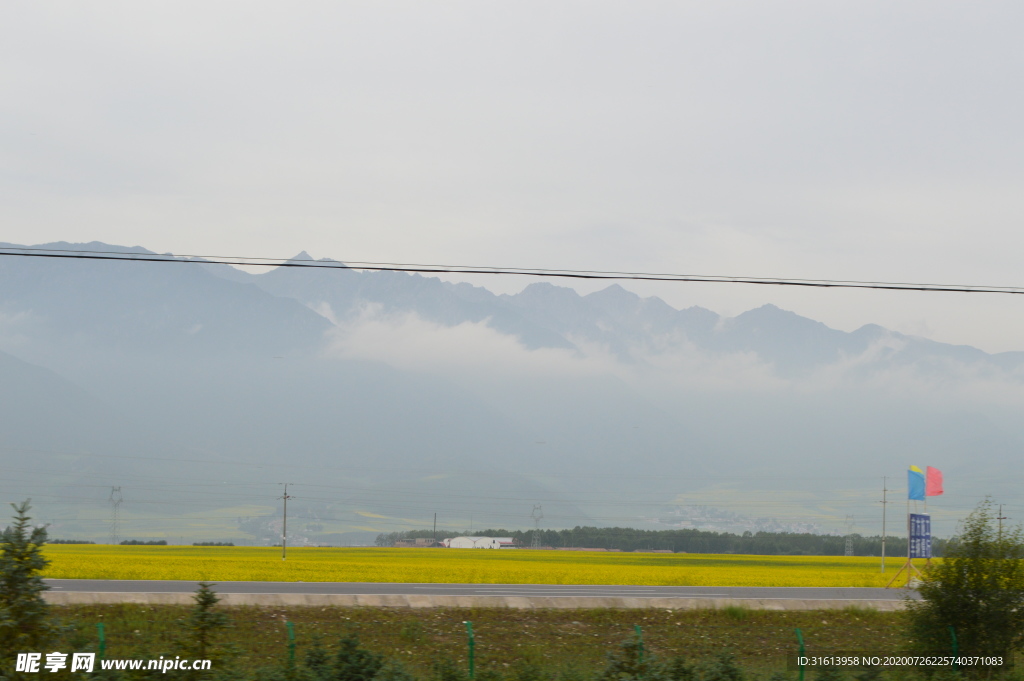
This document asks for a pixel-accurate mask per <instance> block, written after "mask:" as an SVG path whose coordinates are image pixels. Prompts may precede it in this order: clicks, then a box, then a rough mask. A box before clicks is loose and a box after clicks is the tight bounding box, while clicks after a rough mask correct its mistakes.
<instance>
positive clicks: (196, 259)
mask: <svg viewBox="0 0 1024 681" xmlns="http://www.w3.org/2000/svg"><path fill="white" fill-rule="evenodd" d="M4 255H6V256H16V257H29V258H61V259H72V260H114V261H127V262H162V263H182V264H207V265H233V266H238V267H299V268H316V269H334V270H348V271H352V270H365V271H373V272H407V273H412V274H508V275H519V276H528V277H555V278H562V279H591V280H602V279H603V280H636V281H666V282H673V281H674V282H680V283H703V284H753V285H761V286H798V287H805V288H852V289H877V290H884V291H925V292H932V293H1009V294H1014V295H1021V294H1024V287H1017V286H988V285H973V284H924V283H912V282H892V281H857V280H838V279H837V280H831V279H797V278H792V279H791V278H781V277H754V276H727V275H704V274H671V273H655V272H616V271H601V270H569V269H543V268H526V267H486V266H476V265H428V264H415V263H410V264H406V263H375V262H356V261H350V262H347V263H344V262H339V261H336V260H285V259H280V258H249V257H243V256H191V255H189V256H176V255H173V254H166V255H160V254H157V253H138V254H136V253H130V252H124V251H77V250H70V249H45V248H23V247H3V248H0V256H4Z"/></svg>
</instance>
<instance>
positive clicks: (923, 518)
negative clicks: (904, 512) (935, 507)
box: [910, 513, 932, 558]
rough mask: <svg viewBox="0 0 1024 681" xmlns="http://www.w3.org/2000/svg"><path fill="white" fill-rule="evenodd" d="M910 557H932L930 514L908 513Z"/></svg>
mask: <svg viewBox="0 0 1024 681" xmlns="http://www.w3.org/2000/svg"><path fill="white" fill-rule="evenodd" d="M910 557H911V558H931V557H932V517H931V516H930V515H927V514H925V513H911V514H910Z"/></svg>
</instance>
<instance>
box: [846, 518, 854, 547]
mask: <svg viewBox="0 0 1024 681" xmlns="http://www.w3.org/2000/svg"><path fill="white" fill-rule="evenodd" d="M846 555H847V556H852V555H853V516H852V515H848V516H846Z"/></svg>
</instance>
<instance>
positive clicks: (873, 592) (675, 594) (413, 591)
mask: <svg viewBox="0 0 1024 681" xmlns="http://www.w3.org/2000/svg"><path fill="white" fill-rule="evenodd" d="M46 582H47V584H49V585H50V588H51V589H53V590H54V591H64V592H91V593H96V592H101V593H187V592H191V591H195V590H196V588H197V582H185V581H164V580H100V579H48V580H46ZM214 590H215V591H217V592H219V593H234V594H376V595H381V594H385V595H402V596H413V595H422V596H549V597H553V596H568V597H576V598H579V597H584V598H585V597H592V598H609V597H619V598H758V599H761V598H773V599H785V600H848V601H871V600H875V601H879V600H886V601H899V600H902V599H903V597H904V595H905V594H906V593H907V592H906V591H905V590H904V589H864V588H819V587H747V586H730V587H712V586H708V587H704V586H599V585H562V584H388V583H376V582H218V583H216V586H215V587H214Z"/></svg>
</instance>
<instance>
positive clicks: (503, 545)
mask: <svg viewBox="0 0 1024 681" xmlns="http://www.w3.org/2000/svg"><path fill="white" fill-rule="evenodd" d="M441 543H442V544H444V546H445V547H446V548H449V549H514V548H515V544H514V543H513V541H512V537H453V538H451V539H444V540H442V541H441Z"/></svg>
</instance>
